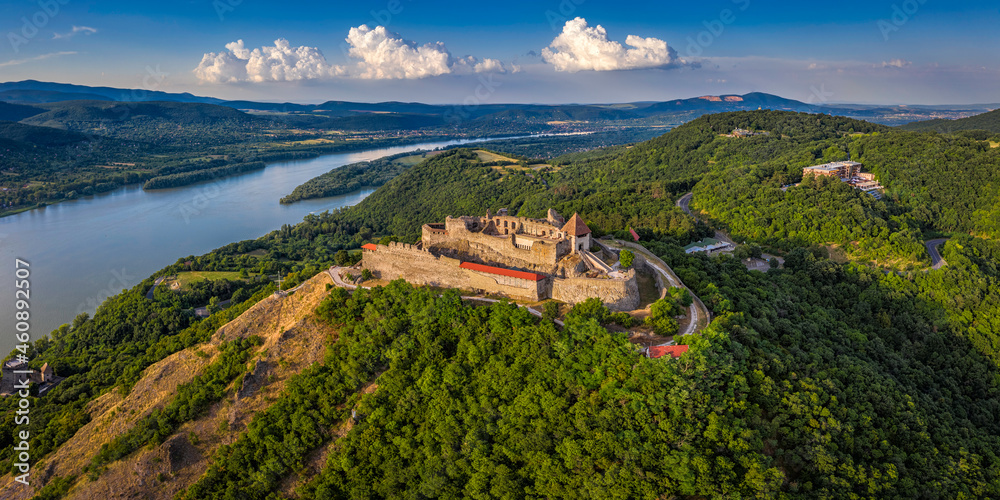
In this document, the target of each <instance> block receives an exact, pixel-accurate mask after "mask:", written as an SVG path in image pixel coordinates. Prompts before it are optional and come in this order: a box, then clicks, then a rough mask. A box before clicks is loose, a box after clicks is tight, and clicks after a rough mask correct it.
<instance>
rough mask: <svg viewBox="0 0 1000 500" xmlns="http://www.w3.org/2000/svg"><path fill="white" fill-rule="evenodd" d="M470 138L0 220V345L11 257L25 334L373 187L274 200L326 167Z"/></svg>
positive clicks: (9, 299)
mask: <svg viewBox="0 0 1000 500" xmlns="http://www.w3.org/2000/svg"><path fill="white" fill-rule="evenodd" d="M468 142H472V141H471V140H456V141H446V142H431V143H424V144H412V145H407V146H400V147H393V148H384V149H374V150H367V151H355V152H350V153H338V154H330V155H324V156H320V157H317V158H313V159H309V160H295V161H285V162H279V163H273V164H269V165H268V166H267V168H265V169H264V170H258V171H255V172H249V173H246V174H241V175H237V176H233V177H226V178H224V179H219V180H215V181H209V182H204V183H199V184H193V185H190V186H184V187H179V188H173V189H162V190H155V191H143V190H142V188H141V187H138V186H135V187H126V188H122V189H118V190H115V191H112V192H110V193H105V194H100V195H96V196H91V197H86V198H82V199H77V200H73V201H67V202H63V203H59V204H56V205H51V206H47V207H44V208H40V209H36V210H31V211H28V212H22V213H20V214H16V215H12V216H8V217H3V218H0V254H2V261H0V293H2V294H5V295H6V298H4V299H3V300H0V307H2V310H0V353H2V355H6V354H7V353H8V352H10V351H11V349H13V348H14V346H15V345H16V344H17V340H16V338H15V337H14V333H15V321H16V319H15V297H14V296H15V288H14V287H15V283H14V280H15V276H14V272H15V271H14V266H15V258H20V259H23V260H25V261H27V262H29V263H30V267H29V270H30V277H29V281H30V294H31V297H30V302H29V303H30V318H29V324H30V332H31V338H32V340H34V339H38V338H40V337H41V336H43V335H47V334H49V332H51V331H52V330H54V329H56V328H58V327H59V325H61V324H63V323H70V322H72V320H73V318H74V317H75V316H76V315H77V314H79V313H81V312H88V313H90V314H91V315H93V313H94V310H95V309H96V308H97V306H98V305H99V304H100V303H101V302H103V301H104V299H106V298H108V297H110V296H112V295H115V294H117V293H119V292H121V291H122V290H123V289H128V288H131V287H133V286H135V285H136V284H138V283H139V282H140V281H142V280H143V279H145V278H146V277H148V276H149V275H151V274H153V273H154V272H156V271H158V270H160V269H162V268H164V267H166V266H168V265H170V264H173V263H174V262H175V261H177V259H178V258H180V257H186V256H188V255H200V254H204V253H206V252H209V251H211V250H213V249H215V248H219V247H221V246H223V245H226V244H228V243H232V242H234V241H242V240H247V239H253V238H257V237H260V236H263V235H264V234H267V233H268V232H270V231H272V230H275V229H278V228H279V227H281V225H282V224H295V223H298V222H301V221H302V218H303V217H305V215H306V214H309V213H312V212H322V211H324V210H331V209H335V208H339V207H343V206H350V205H354V204H356V203H358V202H360V201H361V200H363V199H364V198H365V197H366V196H368V195H369V194H371V193H372V191H374V190H373V189H364V190H360V191H357V192H353V193H349V194H346V195H342V196H336V197H331V198H322V199H314V200H305V201H300V202H298V203H295V204H292V205H281V204H279V203H278V200H279V199H280V198H281V197H282V196H285V195H287V194H288V193H291V192H292V190H293V189H294V188H295V187H296V186H298V185H299V184H302V183H303V182H305V181H307V180H309V179H311V178H313V177H316V176H317V175H319V174H322V173H324V172H328V171H330V170H331V169H333V168H336V167H339V166H343V165H347V164H350V163H355V162H359V161H364V160H372V159H375V158H380V157H382V156H387V155H392V154H396V153H401V152H404V151H412V150H415V149H434V148H438V147H443V146H450V145H453V144H464V143H468Z"/></svg>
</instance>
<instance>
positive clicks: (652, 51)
mask: <svg viewBox="0 0 1000 500" xmlns="http://www.w3.org/2000/svg"><path fill="white" fill-rule="evenodd" d="M625 44H626V45H628V46H629V47H631V48H625V46H623V45H622V44H621V43H618V42H616V41H614V40H611V39H609V38H608V32H607V30H605V29H604V27H603V26H601V25H597V26H595V27H590V26H589V25H587V20H586V19H584V18H582V17H577V18H576V19H571V20H569V21H566V24H565V25H564V26H563V30H562V33H560V34H559V35H558V36H556V37H555V38H554V39H553V40H552V43H551V44H549V46H548V47H546V48H544V49H542V59H544V60H545V62H547V63H549V64H551V65H553V66H555V69H556V71H568V72H570V73H575V72H577V71H583V70H592V71H614V70H625V69H641V68H662V67H667V66H676V65H681V64H684V63H685V62H684V61H683V60H681V59H678V58H677V51H676V50H674V49H673V48H671V47H669V46H667V42H664V41H663V40H660V39H658V38H652V37H650V38H644V37H641V36H636V35H629V36H628V37H626V38H625Z"/></svg>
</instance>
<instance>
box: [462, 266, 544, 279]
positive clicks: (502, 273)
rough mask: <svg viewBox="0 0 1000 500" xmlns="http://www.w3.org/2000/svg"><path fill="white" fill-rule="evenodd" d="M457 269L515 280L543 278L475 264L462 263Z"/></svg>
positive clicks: (539, 275)
mask: <svg viewBox="0 0 1000 500" xmlns="http://www.w3.org/2000/svg"><path fill="white" fill-rule="evenodd" d="M458 267H461V268H462V269H469V270H472V271H479V272H481V273H488V274H496V275H498V276H506V277H508V278H517V279H522V280H528V281H542V280H543V279H545V276H543V275H541V274H538V273H529V272H527V271H517V270H515V269H505V268H502V267H493V266H486V265H483V264H476V263H475V262H463V263H461V264H460V265H459V266H458Z"/></svg>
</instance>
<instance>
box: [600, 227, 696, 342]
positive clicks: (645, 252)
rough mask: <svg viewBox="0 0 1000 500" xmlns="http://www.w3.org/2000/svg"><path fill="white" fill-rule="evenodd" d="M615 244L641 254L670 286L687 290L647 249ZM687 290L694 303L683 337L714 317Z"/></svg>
mask: <svg viewBox="0 0 1000 500" xmlns="http://www.w3.org/2000/svg"><path fill="white" fill-rule="evenodd" d="M615 243H616V244H617V245H621V246H623V247H628V248H631V249H632V250H634V251H636V252H638V253H640V254H641V255H642V256H643V258H645V259H646V263H647V264H649V266H650V267H652V268H653V269H655V270H656V272H658V273H660V275H661V276H663V278H664V279H665V280H666V281H667V283H669V284H670V286H672V287H677V288H687V287H686V286H684V283H683V282H681V279H680V278H678V277H677V275H676V274H674V271H673V269H670V266H668V265H667V263H666V262H663V260H661V259H660V258H659V257H657V256H656V255H654V254H653V253H652V252H650V251H649V250H648V249H647V248H646V247H644V246H642V245H638V244H636V243H631V242H628V241H619V240H615ZM687 290H688V293H690V294H691V297H692V298H693V299H694V301H693V302H691V307H690V308H689V312H688V315H689V317H690V318H691V321H689V322H688V325H687V328H685V329H684V332H683V333H681V335H690V334H692V333H694V332H695V331H697V330H698V328H699V325H698V323H699V322H700V320H701V318H705V321H704V323H705V325H707V324H708V322H709V321H711V319H712V315H711V314H710V313H709V312H708V308H707V307H705V304H704V303H702V301H701V299H699V298H698V296H697V295H695V294H694V291H692V290H691V289H690V288H687Z"/></svg>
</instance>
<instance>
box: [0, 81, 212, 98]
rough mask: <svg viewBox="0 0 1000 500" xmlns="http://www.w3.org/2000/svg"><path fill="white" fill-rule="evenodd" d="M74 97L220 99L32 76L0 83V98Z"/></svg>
mask: <svg viewBox="0 0 1000 500" xmlns="http://www.w3.org/2000/svg"><path fill="white" fill-rule="evenodd" d="M78 100H97V101H135V102H145V101H171V102H197V103H203V104H219V103H222V102H224V101H223V99H216V98H214V97H199V96H196V95H193V94H189V93H187V92H185V93H182V94H175V93H170V92H161V91H158V90H144V89H118V88H113V87H89V86H86V85H73V84H71V83H53V82H39V81H36V80H24V81H22V82H6V83H0V101H7V102H17V103H22V104H28V103H45V102H60V101H78Z"/></svg>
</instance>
